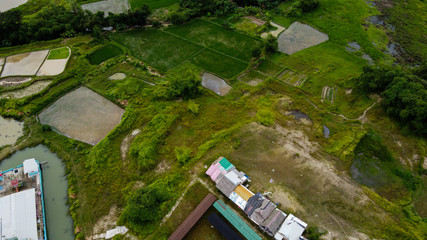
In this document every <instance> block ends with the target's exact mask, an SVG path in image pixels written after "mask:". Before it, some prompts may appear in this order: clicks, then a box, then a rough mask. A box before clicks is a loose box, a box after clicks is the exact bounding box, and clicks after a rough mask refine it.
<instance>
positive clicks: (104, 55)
mask: <svg viewBox="0 0 427 240" xmlns="http://www.w3.org/2000/svg"><path fill="white" fill-rule="evenodd" d="M120 54H123V50H122V49H120V48H119V47H117V46H114V45H113V44H107V45H105V46H103V47H102V48H99V49H98V50H96V51H95V52H93V53H91V54H90V55H89V56H88V58H89V62H90V64H94V65H97V64H100V63H102V62H103V61H105V60H107V59H110V58H112V57H115V56H118V55H120Z"/></svg>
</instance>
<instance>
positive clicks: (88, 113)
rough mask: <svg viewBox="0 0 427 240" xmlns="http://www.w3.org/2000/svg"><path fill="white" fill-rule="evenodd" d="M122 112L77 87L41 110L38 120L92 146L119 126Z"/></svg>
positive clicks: (99, 96) (87, 90)
mask: <svg viewBox="0 0 427 240" xmlns="http://www.w3.org/2000/svg"><path fill="white" fill-rule="evenodd" d="M123 113H124V110H123V109H122V108H120V107H119V106H117V105H116V104H114V103H112V102H110V101H108V100H107V99H105V98H104V97H102V96H101V95H99V94H97V93H95V92H94V91H92V90H90V89H88V88H86V87H80V88H78V89H77V90H74V91H72V92H70V93H68V94H67V95H65V96H63V97H61V98H60V99H59V100H57V101H56V102H55V103H53V104H52V105H51V106H49V107H48V108H46V109H45V110H43V112H41V113H40V115H39V119H40V122H41V123H42V124H48V125H50V126H52V127H53V128H54V129H55V131H58V132H59V133H61V134H64V135H65V136H68V137H70V138H74V139H77V140H80V141H83V142H86V143H89V144H92V145H95V144H97V143H98V142H99V141H101V140H102V139H103V138H104V137H105V136H107V134H108V133H109V132H110V131H111V130H113V129H114V127H116V125H117V124H119V123H120V121H121V118H122V115H123Z"/></svg>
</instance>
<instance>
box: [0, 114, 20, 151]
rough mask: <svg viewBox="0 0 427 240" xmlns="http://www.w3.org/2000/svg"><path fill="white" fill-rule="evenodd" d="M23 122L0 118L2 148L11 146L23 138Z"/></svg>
mask: <svg viewBox="0 0 427 240" xmlns="http://www.w3.org/2000/svg"><path fill="white" fill-rule="evenodd" d="M23 127H24V123H23V122H19V121H16V120H14V119H11V118H3V117H1V116H0V147H2V146H5V145H11V144H14V143H15V142H16V140H18V138H19V137H21V136H22V128H23Z"/></svg>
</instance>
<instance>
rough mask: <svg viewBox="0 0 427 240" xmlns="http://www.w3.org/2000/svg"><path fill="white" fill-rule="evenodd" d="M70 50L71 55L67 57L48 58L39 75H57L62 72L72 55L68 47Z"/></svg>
mask: <svg viewBox="0 0 427 240" xmlns="http://www.w3.org/2000/svg"><path fill="white" fill-rule="evenodd" d="M68 51H69V55H68V57H67V58H66V59H46V61H44V63H43V65H42V66H41V68H40V69H39V71H38V72H37V76H55V75H58V74H61V73H62V72H63V71H64V69H65V66H67V62H68V59H70V56H71V49H70V48H68Z"/></svg>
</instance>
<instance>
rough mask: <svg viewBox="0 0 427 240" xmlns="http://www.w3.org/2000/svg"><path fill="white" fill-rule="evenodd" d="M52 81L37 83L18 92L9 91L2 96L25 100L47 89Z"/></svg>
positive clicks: (0, 97)
mask: <svg viewBox="0 0 427 240" xmlns="http://www.w3.org/2000/svg"><path fill="white" fill-rule="evenodd" d="M51 82H52V81H37V82H34V83H33V84H31V85H30V86H28V87H26V88H22V89H18V90H13V91H8V92H5V93H3V94H1V95H0V99H2V98H15V99H16V98H24V97H28V96H31V95H33V94H36V93H39V92H41V91H42V90H43V89H45V88H46V87H47V86H48V85H49V84H50V83H51Z"/></svg>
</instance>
